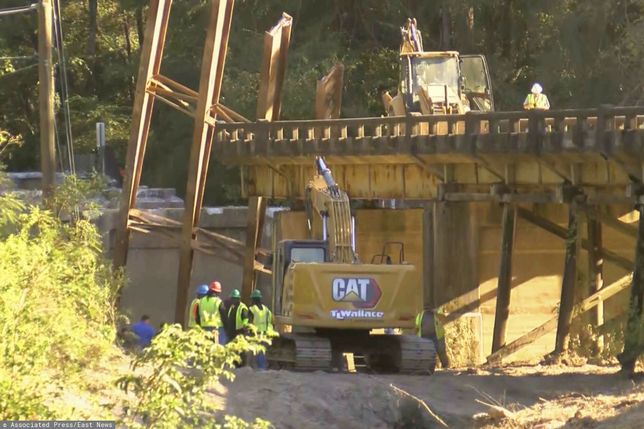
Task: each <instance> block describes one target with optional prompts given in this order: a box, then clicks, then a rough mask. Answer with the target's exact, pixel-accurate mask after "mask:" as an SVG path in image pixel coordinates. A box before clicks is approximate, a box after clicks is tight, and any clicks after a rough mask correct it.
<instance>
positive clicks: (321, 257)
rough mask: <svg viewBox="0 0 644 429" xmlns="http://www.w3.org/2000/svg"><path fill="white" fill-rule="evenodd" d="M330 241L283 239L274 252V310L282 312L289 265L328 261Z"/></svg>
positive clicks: (278, 312) (277, 312) (276, 312)
mask: <svg viewBox="0 0 644 429" xmlns="http://www.w3.org/2000/svg"><path fill="white" fill-rule="evenodd" d="M327 246H328V243H327V242H326V241H323V240H282V241H280V242H279V243H278V244H277V248H276V249H275V252H274V253H273V311H274V313H275V314H282V287H283V285H284V276H285V275H286V271H287V270H288V267H289V265H291V264H292V263H297V262H308V263H324V262H328V257H327Z"/></svg>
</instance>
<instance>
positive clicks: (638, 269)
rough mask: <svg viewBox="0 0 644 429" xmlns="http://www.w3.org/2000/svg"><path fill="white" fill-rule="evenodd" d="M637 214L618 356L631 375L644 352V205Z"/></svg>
mask: <svg viewBox="0 0 644 429" xmlns="http://www.w3.org/2000/svg"><path fill="white" fill-rule="evenodd" d="M637 211H638V212H639V220H638V228H637V242H636V244H635V269H634V271H633V280H632V283H631V297H630V301H629V306H628V321H627V323H626V330H625V331H624V352H623V353H621V354H620V355H619V356H618V359H619V363H620V364H621V366H622V371H623V372H625V373H627V374H629V375H630V374H633V372H634V371H635V363H636V362H637V358H638V357H639V355H640V354H641V353H642V352H643V351H644V344H642V342H641V341H642V340H641V336H642V329H643V326H642V325H643V324H644V321H643V320H642V313H643V308H644V305H643V303H642V301H643V300H644V204H642V202H641V201H640V202H639V204H638V205H637Z"/></svg>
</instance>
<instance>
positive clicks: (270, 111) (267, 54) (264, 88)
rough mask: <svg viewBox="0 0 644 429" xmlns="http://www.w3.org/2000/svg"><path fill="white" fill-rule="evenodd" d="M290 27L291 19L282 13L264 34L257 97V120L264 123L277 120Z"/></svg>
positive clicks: (291, 24) (291, 25)
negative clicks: (277, 20) (261, 120)
mask: <svg viewBox="0 0 644 429" xmlns="http://www.w3.org/2000/svg"><path fill="white" fill-rule="evenodd" d="M292 27H293V18H291V16H289V15H288V14H286V13H283V14H282V18H281V19H280V21H279V22H278V23H277V24H276V25H275V26H274V27H273V28H271V29H270V30H269V31H267V32H266V33H264V53H263V57H262V65H261V69H260V77H259V93H258V96H257V119H264V120H266V121H276V120H278V119H279V116H280V108H281V92H282V85H283V83H284V74H285V72H286V57H287V54H288V47H289V44H290V40H291V28H292Z"/></svg>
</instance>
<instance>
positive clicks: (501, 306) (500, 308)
mask: <svg viewBox="0 0 644 429" xmlns="http://www.w3.org/2000/svg"><path fill="white" fill-rule="evenodd" d="M502 225H503V226H502V228H503V231H502V239H501V240H502V241H501V263H500V266H499V281H498V285H497V289H496V312H495V316H494V336H493V338H492V353H494V352H496V351H497V350H499V349H500V348H501V347H503V346H504V345H505V331H506V328H507V325H508V318H509V316H510V295H511V293H512V247H513V243H514V230H515V227H516V210H515V207H514V205H512V204H510V203H505V204H503V218H502Z"/></svg>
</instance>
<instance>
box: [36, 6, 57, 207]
mask: <svg viewBox="0 0 644 429" xmlns="http://www.w3.org/2000/svg"><path fill="white" fill-rule="evenodd" d="M51 27H52V9H51V0H40V3H39V5H38V58H39V61H38V80H39V92H40V169H41V171H42V189H43V197H47V196H49V195H51V192H52V190H53V188H54V180H55V176H56V150H55V143H56V141H55V134H54V69H53V64H52V54H51V52H52V40H51V38H52V31H51Z"/></svg>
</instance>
